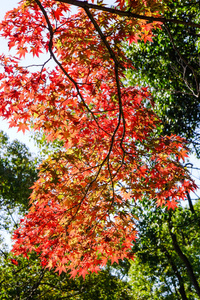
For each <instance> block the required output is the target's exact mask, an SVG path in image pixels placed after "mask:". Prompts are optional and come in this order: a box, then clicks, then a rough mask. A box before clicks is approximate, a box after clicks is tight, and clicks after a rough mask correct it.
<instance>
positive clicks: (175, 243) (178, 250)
mask: <svg viewBox="0 0 200 300" xmlns="http://www.w3.org/2000/svg"><path fill="white" fill-rule="evenodd" d="M168 228H169V232H170V236H171V238H172V244H173V247H174V250H175V251H176V253H177V254H178V256H179V257H180V259H181V260H182V262H183V263H184V265H185V266H186V269H187V273H188V276H189V277H190V280H191V282H192V284H193V286H194V288H195V290H196V293H197V295H198V296H199V297H200V286H199V284H198V281H197V279H196V277H195V274H194V272H193V268H192V265H191V263H190V261H189V260H188V258H187V256H186V255H185V254H184V253H183V252H182V250H181V248H180V247H179V244H178V241H177V237H176V234H175V233H173V232H172V228H173V225H172V219H171V212H170V211H169V219H168Z"/></svg>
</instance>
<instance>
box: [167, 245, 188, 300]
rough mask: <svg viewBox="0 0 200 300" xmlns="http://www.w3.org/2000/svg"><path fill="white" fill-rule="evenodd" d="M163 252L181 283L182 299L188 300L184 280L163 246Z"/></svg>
mask: <svg viewBox="0 0 200 300" xmlns="http://www.w3.org/2000/svg"><path fill="white" fill-rule="evenodd" d="M162 248H163V251H164V252H165V255H166V257H167V259H168V261H169V263H170V265H171V267H172V270H173V271H174V274H175V276H176V277H177V279H178V282H179V289H178V290H179V293H180V294H181V298H182V300H188V298H187V296H186V292H185V287H184V282H183V278H182V276H181V274H180V272H179V270H178V268H177V267H176V264H175V263H174V261H173V259H172V257H171V255H170V254H169V252H168V251H167V249H166V248H165V247H164V246H163V247H162Z"/></svg>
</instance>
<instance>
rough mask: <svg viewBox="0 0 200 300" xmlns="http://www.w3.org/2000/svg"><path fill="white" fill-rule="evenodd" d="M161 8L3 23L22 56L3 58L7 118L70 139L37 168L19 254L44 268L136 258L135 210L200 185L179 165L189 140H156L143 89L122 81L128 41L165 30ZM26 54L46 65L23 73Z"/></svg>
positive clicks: (13, 18) (44, 6)
mask: <svg viewBox="0 0 200 300" xmlns="http://www.w3.org/2000/svg"><path fill="white" fill-rule="evenodd" d="M70 5H75V6H78V7H79V9H78V12H77V13H74V14H70V9H71V6H70ZM164 7H165V6H164V4H163V2H162V1H156V0H155V1H152V0H147V1H142V0H141V1H139V0H138V1H127V2H124V1H123V0H121V1H120V0H119V1H117V3H116V4H115V7H114V8H108V7H106V6H104V5H96V4H94V3H91V4H90V3H88V2H85V1H83V2H82V1H76V0H75V1H72V0H58V1H52V0H42V1H39V0H27V1H21V2H20V4H19V6H18V8H15V9H13V10H12V11H10V12H8V13H7V14H6V16H5V19H4V21H2V23H1V25H0V30H1V35H2V36H3V37H5V38H7V39H8V46H9V48H10V49H12V48H14V50H15V55H13V56H5V55H1V58H0V59H1V66H2V67H3V68H4V70H3V71H2V72H1V74H0V79H1V85H0V86H1V90H0V113H1V116H3V117H4V118H7V119H9V122H10V126H16V127H18V128H19V130H22V131H25V130H27V129H28V128H29V127H30V126H33V128H34V130H41V131H43V132H44V133H45V135H46V138H47V140H48V141H52V140H54V139H58V140H61V141H62V142H63V147H62V148H61V149H60V150H59V151H57V152H55V153H54V154H53V155H51V156H49V157H48V158H47V159H46V160H45V161H43V163H42V164H41V165H40V173H39V179H38V180H37V181H36V182H35V184H34V186H33V192H32V195H31V199H30V201H31V208H30V211H29V213H28V214H27V216H25V218H24V219H23V220H22V221H21V226H20V228H19V229H17V230H16V231H15V234H14V239H15V240H16V243H15V245H14V247H13V251H14V252H15V254H23V255H24V256H28V253H29V252H31V251H33V250H34V251H36V253H38V254H39V255H40V257H41V263H42V265H43V266H46V267H48V268H55V270H57V271H59V273H61V272H62V271H64V272H66V270H67V269H69V270H71V276H72V277H75V276H76V275H77V274H78V275H82V276H83V277H85V275H86V274H87V273H88V272H89V271H92V272H97V271H98V270H99V269H100V267H101V266H104V265H105V264H106V263H107V261H108V260H111V262H112V263H113V262H118V261H119V259H123V258H133V253H132V245H133V244H132V242H133V241H134V240H135V238H136V231H135V226H134V219H135V218H136V217H135V216H134V215H133V214H132V212H131V205H132V201H137V200H140V199H142V198H143V197H144V196H148V198H150V199H154V200H156V203H157V205H158V206H159V205H166V206H168V207H169V208H170V207H172V208H174V207H175V206H176V205H177V201H179V200H180V199H184V198H185V192H186V191H191V190H193V189H194V188H195V184H194V182H193V181H192V180H191V179H190V177H189V175H188V173H187V172H186V170H185V169H184V168H183V167H182V165H181V160H182V159H183V160H184V158H185V157H187V147H186V144H185V141H184V139H183V138H181V137H178V136H175V135H171V136H159V134H158V132H157V130H156V127H157V125H158V124H159V123H160V120H159V118H158V117H157V116H156V114H155V113H154V112H153V109H152V106H151V104H153V103H152V98H151V95H150V93H149V91H148V89H147V88H139V87H137V86H135V87H134V86H128V85H127V83H126V78H125V75H124V71H125V70H126V69H127V68H134V66H132V63H131V62H130V61H129V60H128V59H127V57H126V54H125V52H124V50H123V42H126V41H128V42H129V43H134V42H137V41H138V40H139V39H142V40H144V41H145V42H146V41H152V36H153V34H152V29H153V28H157V27H160V26H161V22H167V21H169V20H166V19H165V18H163V17H162V16H161V13H162V11H163V9H164ZM132 11H134V13H133V12H132ZM174 22H177V23H180V24H185V22H184V21H181V20H174ZM190 25H191V26H193V23H190ZM45 53H47V54H48V55H49V56H48V58H47V56H46V55H43V54H45ZM30 54H32V56H33V57H39V58H41V59H42V58H43V57H45V58H44V61H43V62H42V63H41V60H40V62H39V64H34V65H27V66H23V64H22V61H23V59H24V58H26V57H29V55H30ZM50 61H53V65H51V64H49V62H50Z"/></svg>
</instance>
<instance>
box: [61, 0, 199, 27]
mask: <svg viewBox="0 0 200 300" xmlns="http://www.w3.org/2000/svg"><path fill="white" fill-rule="evenodd" d="M56 1H57V2H60V3H67V4H71V5H74V6H77V7H82V8H84V9H87V8H92V9H95V10H98V11H104V12H108V13H111V14H115V15H118V16H123V17H128V18H135V19H142V20H147V21H150V22H162V23H168V22H171V23H174V24H182V25H186V26H191V27H196V28H200V24H196V23H193V22H187V21H184V20H183V21H182V20H177V19H168V18H164V17H149V16H145V15H139V14H134V13H132V12H130V11H129V10H128V11H123V10H119V9H115V8H111V7H106V6H102V5H96V4H92V3H88V2H87V1H79V0H56Z"/></svg>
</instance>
